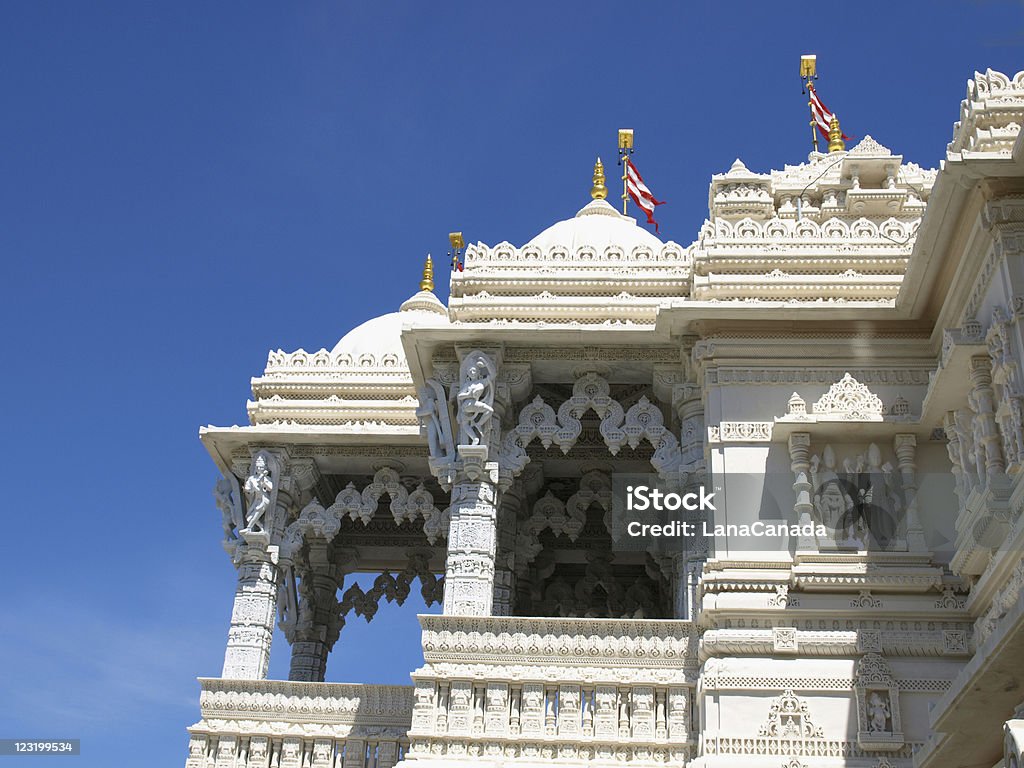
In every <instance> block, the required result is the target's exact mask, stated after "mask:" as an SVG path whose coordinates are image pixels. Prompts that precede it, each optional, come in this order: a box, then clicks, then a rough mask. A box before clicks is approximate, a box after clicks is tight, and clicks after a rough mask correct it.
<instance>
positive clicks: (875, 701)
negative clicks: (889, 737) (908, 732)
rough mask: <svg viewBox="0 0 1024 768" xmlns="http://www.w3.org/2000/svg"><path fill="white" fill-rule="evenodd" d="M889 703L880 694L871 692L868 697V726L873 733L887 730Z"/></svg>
mask: <svg viewBox="0 0 1024 768" xmlns="http://www.w3.org/2000/svg"><path fill="white" fill-rule="evenodd" d="M889 717H890V713H889V703H888V702H887V701H886V700H885V699H883V698H882V696H881V694H879V693H877V692H873V693H872V694H871V698H870V699H868V727H869V728H870V729H871V730H872V731H873V732H875V733H880V732H884V731H888V730H889V727H888V723H889Z"/></svg>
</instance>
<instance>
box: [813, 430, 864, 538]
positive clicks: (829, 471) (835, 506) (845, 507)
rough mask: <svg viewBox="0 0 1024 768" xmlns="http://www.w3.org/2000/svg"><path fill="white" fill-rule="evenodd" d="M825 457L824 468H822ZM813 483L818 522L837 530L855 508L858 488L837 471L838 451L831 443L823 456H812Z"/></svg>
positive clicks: (831, 529)
mask: <svg viewBox="0 0 1024 768" xmlns="http://www.w3.org/2000/svg"><path fill="white" fill-rule="evenodd" d="M822 459H824V469H821V466H822ZM811 483H812V484H813V487H814V510H815V512H816V513H817V517H818V522H820V523H821V524H822V525H824V526H825V527H826V528H828V529H829V530H830V531H832V532H833V535H835V532H836V531H837V530H838V529H839V525H840V521H842V520H843V518H844V517H845V516H846V515H847V514H848V513H849V512H850V510H851V509H852V508H853V497H852V495H851V494H853V495H856V488H855V487H853V486H850V485H849V484H848V483H846V482H845V481H844V480H842V479H840V477H839V475H838V474H837V473H836V453H835V451H834V450H833V449H832V446H831V445H826V446H825V450H824V451H823V455H822V457H819V456H818V455H817V454H815V455H814V456H813V457H811Z"/></svg>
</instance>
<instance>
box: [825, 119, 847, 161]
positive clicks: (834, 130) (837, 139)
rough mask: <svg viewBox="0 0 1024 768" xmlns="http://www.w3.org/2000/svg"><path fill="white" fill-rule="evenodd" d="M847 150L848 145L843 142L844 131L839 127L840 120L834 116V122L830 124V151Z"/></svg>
mask: <svg viewBox="0 0 1024 768" xmlns="http://www.w3.org/2000/svg"><path fill="white" fill-rule="evenodd" d="M845 149H846V144H845V143H844V142H843V131H842V129H840V127H839V118H838V117H836V116H835V115H832V120H831V122H829V124H828V151H829V152H830V153H831V152H842V151H843V150H845Z"/></svg>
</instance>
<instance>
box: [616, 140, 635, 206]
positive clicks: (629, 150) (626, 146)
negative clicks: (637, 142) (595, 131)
mask: <svg viewBox="0 0 1024 768" xmlns="http://www.w3.org/2000/svg"><path fill="white" fill-rule="evenodd" d="M632 154H633V129H632V128H619V165H621V166H622V215H623V216H625V215H626V206H627V205H628V204H629V156H630V155H632Z"/></svg>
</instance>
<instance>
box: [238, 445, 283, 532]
mask: <svg viewBox="0 0 1024 768" xmlns="http://www.w3.org/2000/svg"><path fill="white" fill-rule="evenodd" d="M274 461H276V460H275V459H274V458H273V456H272V455H271V454H269V453H267V452H266V451H260V452H259V453H257V454H256V456H254V457H253V462H252V469H251V470H250V472H249V476H248V477H247V478H246V480H245V486H244V489H243V490H244V491H245V512H246V515H245V528H244V530H245V531H246V532H256V531H265V530H268V529H270V530H272V529H273V522H274V521H273V520H272V519H270V515H271V505H272V503H273V498H272V494H273V491H274V481H273V479H272V476H271V462H274Z"/></svg>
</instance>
